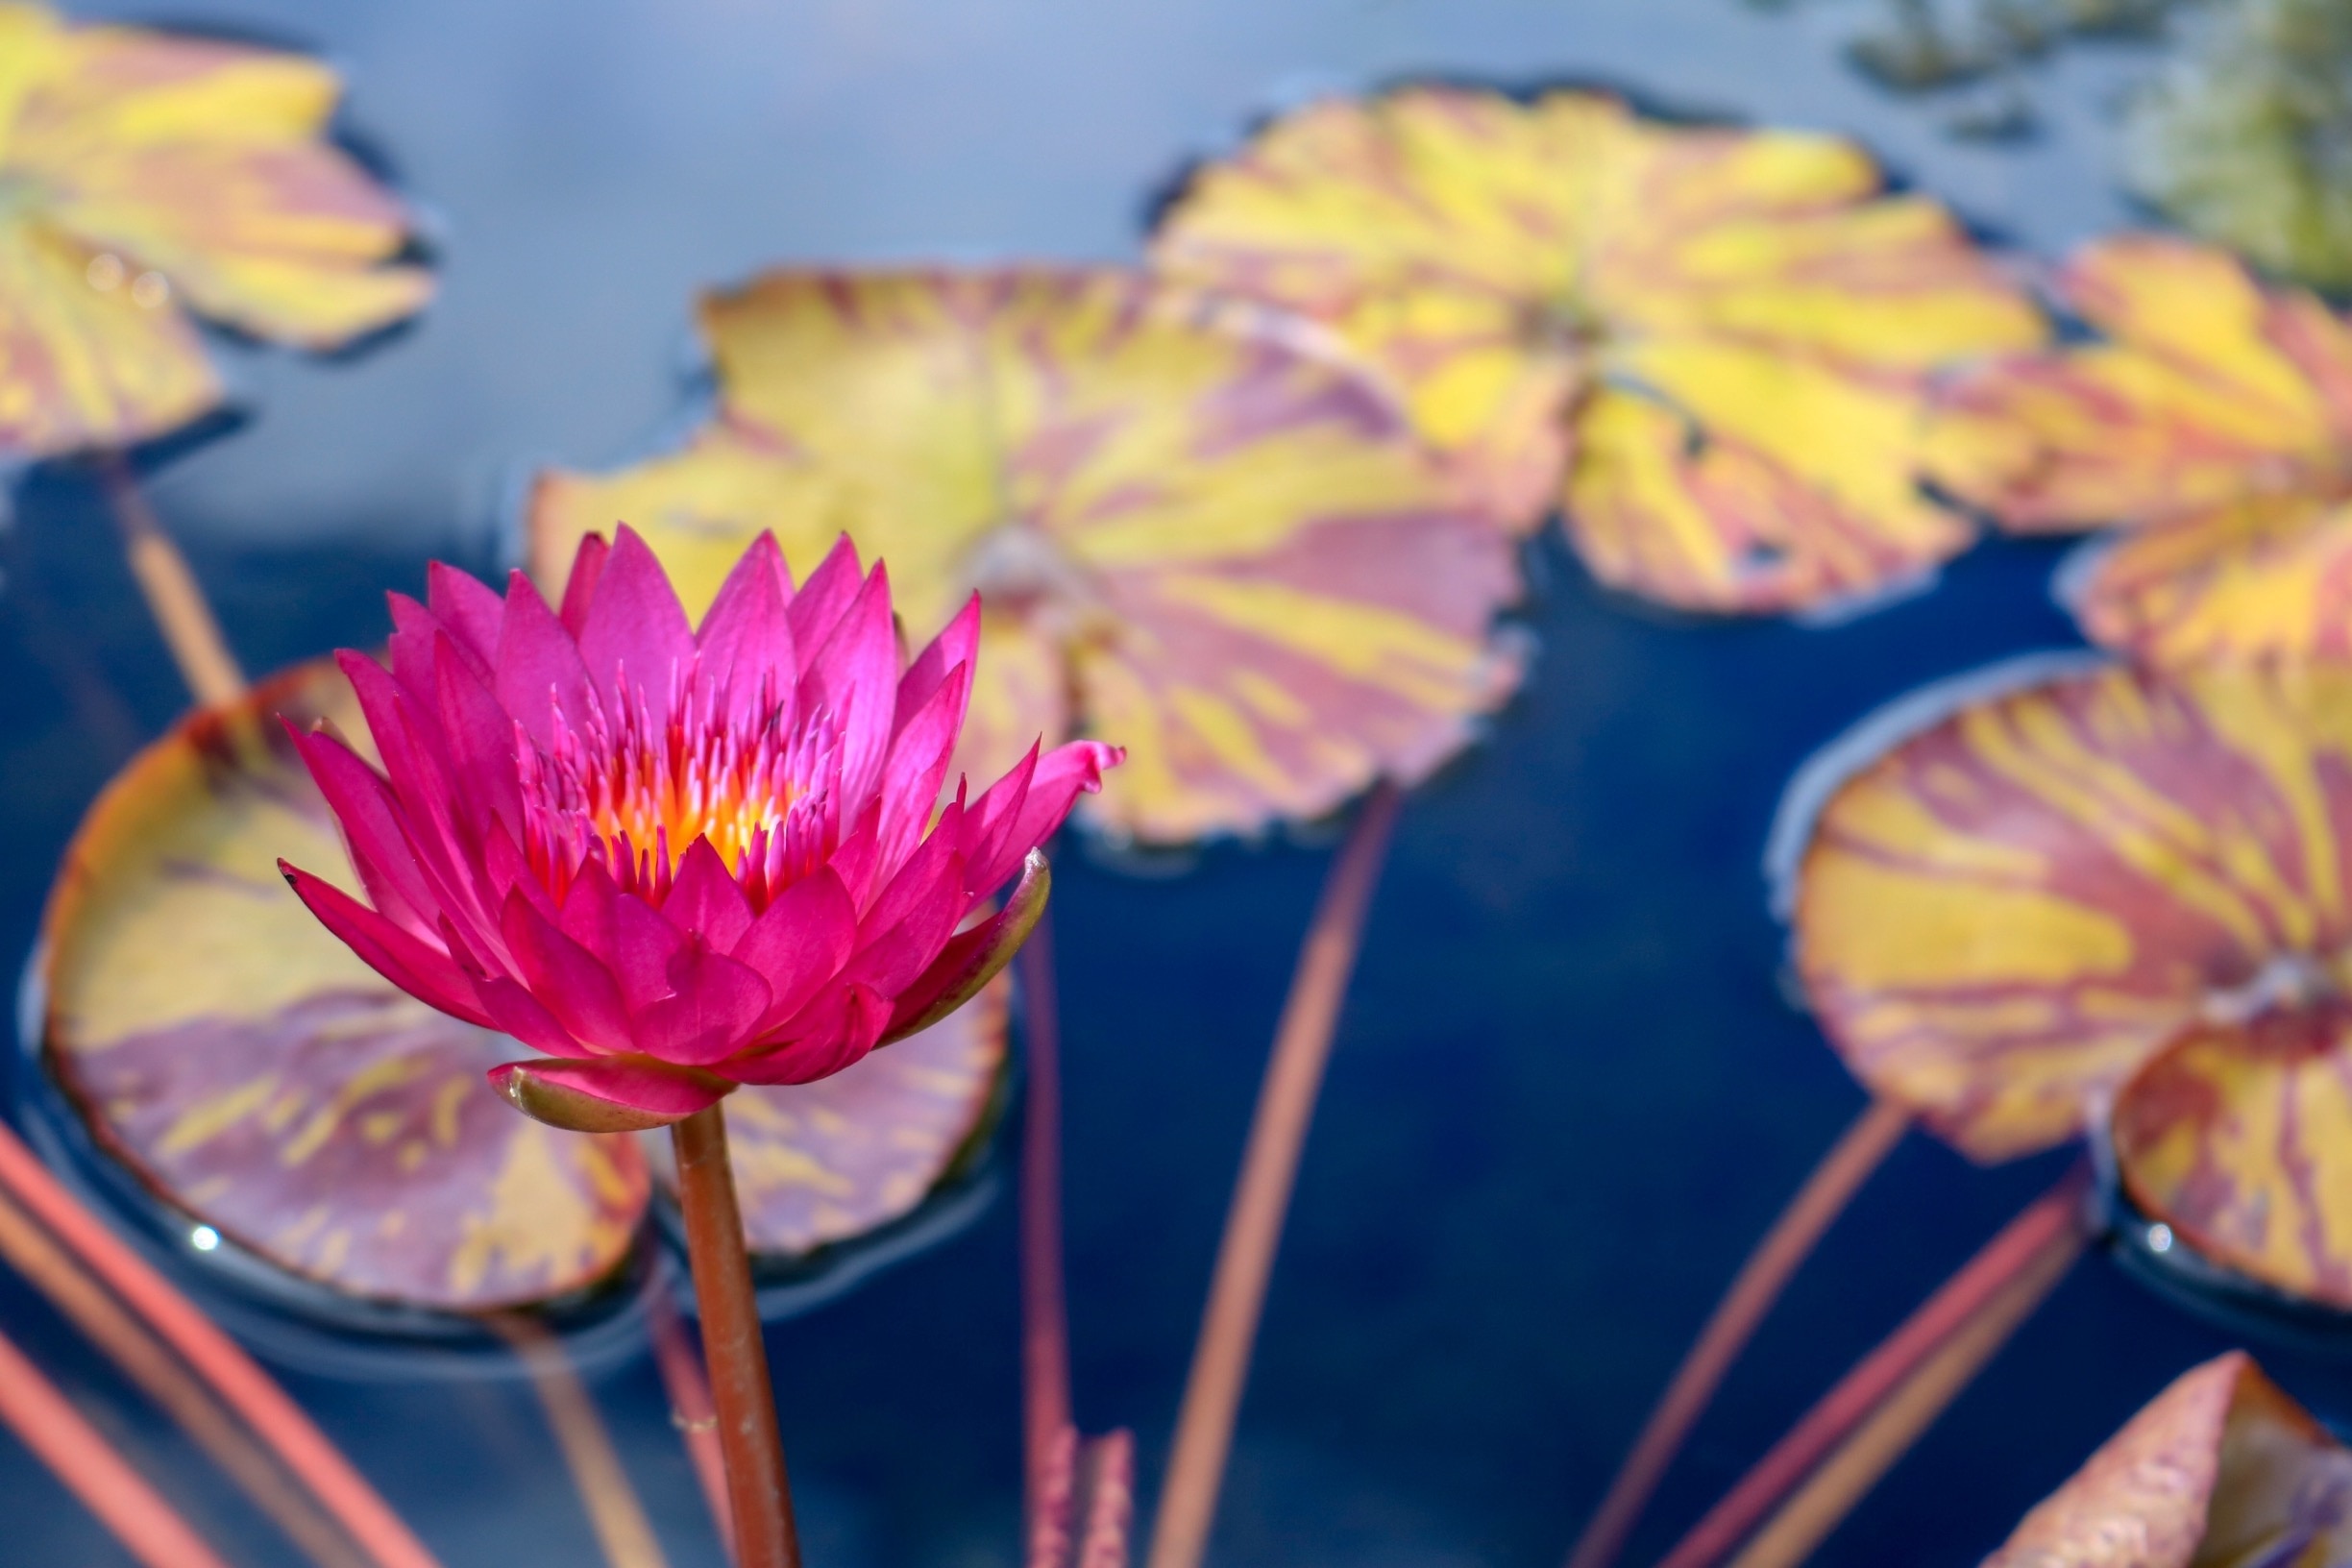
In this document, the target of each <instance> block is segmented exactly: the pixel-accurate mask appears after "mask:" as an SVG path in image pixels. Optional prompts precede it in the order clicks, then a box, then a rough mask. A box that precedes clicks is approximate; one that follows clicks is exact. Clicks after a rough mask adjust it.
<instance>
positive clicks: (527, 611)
mask: <svg viewBox="0 0 2352 1568" xmlns="http://www.w3.org/2000/svg"><path fill="white" fill-rule="evenodd" d="M497 669H498V685H497V691H498V699H499V704H500V706H502V707H503V708H504V709H505V710H506V711H507V713H508V714H510V715H512V716H513V718H514V720H515V722H516V723H520V724H521V725H522V726H523V728H524V731H525V733H527V734H528V735H529V736H530V738H531V739H532V741H534V742H535V743H537V744H538V745H539V746H540V747H542V748H545V747H551V746H553V745H554V740H555V732H554V709H555V708H558V707H560V708H561V709H562V710H563V711H564V713H565V714H566V715H567V716H569V717H570V719H571V720H572V722H573V723H578V722H579V720H580V717H581V716H582V715H583V714H585V713H586V712H587V711H588V699H589V694H590V693H591V692H593V691H594V690H595V689H596V687H595V683H594V682H592V681H591V680H590V679H589V678H588V666H587V665H586V664H585V663H584V662H583V661H582V660H581V658H580V654H579V648H578V646H577V645H576V643H575V642H574V641H573V640H572V636H571V634H570V633H569V632H567V631H565V630H564V628H563V623H561V622H560V621H557V620H556V619H555V616H554V613H553V612H552V611H551V610H550V609H549V608H548V607H547V601H546V600H543V599H541V598H540V597H539V590H538V589H536V588H533V587H532V586H531V585H530V579H529V578H527V577H526V576H523V574H522V573H520V572H517V573H515V574H514V575H513V576H512V577H511V578H509V579H508V581H507V585H506V603H505V607H504V609H503V611H502V613H501V616H500V620H499V644H498V665H497Z"/></svg>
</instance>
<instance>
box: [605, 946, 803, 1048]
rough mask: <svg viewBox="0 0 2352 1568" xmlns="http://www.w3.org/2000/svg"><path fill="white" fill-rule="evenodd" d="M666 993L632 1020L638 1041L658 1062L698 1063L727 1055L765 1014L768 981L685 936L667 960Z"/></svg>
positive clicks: (751, 1033) (744, 1040)
mask: <svg viewBox="0 0 2352 1568" xmlns="http://www.w3.org/2000/svg"><path fill="white" fill-rule="evenodd" d="M670 989H671V994H669V995H668V996H665V997H663V998H662V999H661V1000H659V1001H657V1002H654V1003H651V1004H650V1005H649V1006H647V1007H646V1008H644V1009H642V1010H641V1011H640V1012H639V1013H638V1014H637V1016H636V1018H635V1019H634V1020H633V1021H634V1025H635V1035H636V1039H637V1042H638V1045H639V1046H640V1048H642V1049H643V1050H644V1051H645V1052H646V1053H647V1054H648V1055H649V1056H651V1057H653V1058H655V1059H656V1060H658V1061H661V1062H668V1063H682V1064H685V1065H686V1066H707V1065H710V1064H712V1063H716V1062H719V1061H721V1060H723V1059H724V1058H726V1057H729V1056H732V1055H734V1054H735V1052H736V1051H737V1050H739V1049H741V1048H742V1047H743V1046H744V1045H745V1044H746V1043H747V1041H749V1040H750V1039H751V1037H752V1035H753V1034H754V1033H755V1032H756V1028H757V1025H758V1023H759V1020H760V1019H761V1017H764V1016H765V1015H766V1014H767V1012H768V1006H769V1000H770V992H769V990H768V982H767V981H766V980H765V979H763V978H762V977H761V975H760V973H759V971H758V970H756V969H754V968H751V967H750V966H749V965H747V964H740V963H738V962H736V961H735V960H734V959H731V958H727V957H725V956H723V955H722V954H720V953H715V952H713V951H712V950H711V946H710V943H708V942H706V941H704V940H703V939H702V938H700V937H695V938H692V939H690V940H689V941H688V942H687V943H686V944H685V945H684V946H683V947H681V948H680V949H679V950H678V952H677V954H676V956H675V957H674V958H672V959H671V960H670Z"/></svg>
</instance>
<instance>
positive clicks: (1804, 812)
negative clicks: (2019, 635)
mask: <svg viewBox="0 0 2352 1568" xmlns="http://www.w3.org/2000/svg"><path fill="white" fill-rule="evenodd" d="M2119 662H2121V661H2119V659H2117V657H2116V656H2115V655H2114V654H2112V653H2108V652H2104V651H2102V650H2100V649H2086V648H2059V649H2042V650H2040V651H2035V652H2026V653H2017V654H2012V655H2010V656H2009V657H2007V658H2004V659H1997V660H1996V661H1994V662H1993V663H1991V664H1987V665H1980V666H1978V667H1977V668H1976V669H1973V670H1964V671H1962V672H1960V673H1959V674H1953V675H1946V676H1945V677H1944V678H1942V679H1941V680H1933V681H1930V682H1928V683H1927V684H1926V685H1924V686H1918V687H1914V688H1912V689H1911V690H1910V691H1907V692H1905V693H1903V694H1902V695H1901V696H1899V697H1897V698H1893V699H1891V700H1889V701H1887V702H1885V703H1883V704H1881V705H1880V706H1878V707H1876V708H1874V709H1873V710H1872V711H1871V712H1869V713H1867V714H1865V715H1863V716H1862V718H1860V719H1859V720H1857V721H1855V722H1854V723H1852V724H1850V725H1848V726H1847V727H1846V728H1845V729H1844V730H1843V731H1841V732H1840V733H1839V734H1837V735H1835V736H1833V737H1832V738H1831V739H1830V740H1829V741H1828V742H1827V744H1825V745H1824V746H1823V747H1820V748H1819V749H1818V750H1816V751H1814V752H1813V754H1812V755H1811V756H1808V757H1807V758H1805V760H1804V761H1803V762H1801V763H1800V764H1798V767H1797V771H1796V772H1793V773H1791V774H1790V775H1789V781H1788V783H1786V784H1785V785H1783V786H1781V790H1780V803H1779V804H1778V805H1777V806H1776V807H1775V808H1774V810H1773V820H1772V826H1771V828H1770V830H1769V831H1767V832H1766V834H1765V836H1764V861H1763V872H1764V885H1765V888H1766V889H1767V893H1768V898H1769V903H1770V907H1771V909H1772V915H1773V919H1776V920H1778V921H1779V922H1780V923H1781V924H1783V925H1786V926H1789V927H1790V932H1789V940H1790V942H1791V943H1792V944H1794V943H1795V941H1796V930H1795V925H1794V921H1795V919H1796V915H1797V886H1798V883H1799V882H1800V880H1801V878H1802V876H1803V872H1804V862H1805V857H1806V856H1807V854H1809V853H1810V852H1811V850H1812V847H1813V830H1814V828H1815V826H1816V825H1817V824H1818V823H1819V822H1820V821H1821V816H1822V813H1823V812H1824V811H1825V810H1827V809H1828V806H1829V802H1830V801H1831V800H1832V799H1834V798H1835V797H1836V796H1837V794H1838V792H1839V791H1840V790H1842V789H1844V788H1845V787H1846V786H1847V785H1848V784H1850V783H1851V782H1852V781H1853V780H1854V779H1855V778H1857V777H1859V776H1860V775H1861V774H1862V773H1864V772H1867V771H1869V769H1870V768H1871V767H1872V766H1874V764H1876V763H1877V762H1878V761H1879V760H1880V759H1881V758H1884V757H1886V756H1888V755H1890V754H1891V753H1893V752H1894V751H1895V750H1896V749H1897V748H1899V747H1901V746H1903V745H1904V744H1905V743H1907V742H1910V741H1913V740H1916V739H1918V738H1919V737H1920V736H1922V735H1924V734H1925V733H1927V731H1929V730H1931V729H1933V728H1935V727H1936V726H1937V725H1938V724H1940V723H1944V722H1945V721H1946V720H1948V719H1949V718H1951V717H1953V716H1954V715H1955V714H1958V713H1960V712H1961V711H1962V710H1963V709H1966V708H1971V707H1974V706H1976V705H1978V704H1979V703H1993V702H1997V701H1999V700H2001V699H2002V698H2010V697H2015V696H2017V695H2018V694H2020V693H2021V692H2026V691H2031V690H2033V689H2034V688H2036V687H2040V686H2051V685H2056V684H2058V683H2059V682H2061V681H2067V680H2077V679H2080V678H2082V677H2083V676H2086V675H2091V674H2096V673H2098V672H2099V671H2101V670H2105V669H2108V668H2110V667H2112V666H2114V665H2116V664H2118V663H2119Z"/></svg>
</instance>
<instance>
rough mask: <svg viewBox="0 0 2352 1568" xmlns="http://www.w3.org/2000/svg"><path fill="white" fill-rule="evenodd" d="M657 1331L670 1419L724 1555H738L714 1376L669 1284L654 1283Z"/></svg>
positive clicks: (652, 1317) (652, 1310)
mask: <svg viewBox="0 0 2352 1568" xmlns="http://www.w3.org/2000/svg"><path fill="white" fill-rule="evenodd" d="M647 1315H648V1318H649V1323H650V1327H651V1329H652V1332H653V1364H654V1365H655V1366H657V1367H659V1368H660V1369H661V1380H662V1387H663V1388H664V1389H666V1390H667V1391H668V1392H669V1395H670V1419H671V1421H672V1422H674V1424H675V1425H676V1427H677V1429H678V1438H679V1440H680V1441H681V1442H683V1443H684V1444H685V1445H686V1458H688V1459H689V1460H690V1461H692V1463H693V1465H694V1471H695V1480H696V1481H697V1482H700V1484H701V1487H702V1501H703V1502H704V1503H706V1504H708V1505H709V1506H710V1512H711V1523H712V1524H713V1526H715V1527H716V1528H717V1530H718V1531H719V1545H720V1547H721V1549H722V1550H723V1552H724V1553H725V1555H726V1560H727V1561H729V1562H733V1561H734V1560H735V1515H734V1512H733V1510H732V1508H731V1507H730V1506H729V1505H728V1503H727V1482H726V1458H725V1457H724V1456H723V1455H722V1454H721V1453H720V1452H719V1412H718V1411H717V1410H716V1409H713V1408H712V1405H711V1390H710V1378H709V1377H708V1376H707V1375H706V1374H705V1373H704V1372H703V1370H702V1353H701V1352H700V1351H698V1350H697V1349H696V1348H695V1346H694V1343H693V1341H691V1340H690V1339H688V1338H687V1337H686V1325H685V1324H683V1323H681V1322H679V1321H678V1315H677V1309H676V1308H675V1307H674V1306H672V1305H671V1302H670V1291H669V1287H668V1286H666V1285H665V1286H660V1287H658V1288H656V1289H655V1290H654V1291H653V1292H652V1295H651V1297H650V1302H649V1306H648V1308H647Z"/></svg>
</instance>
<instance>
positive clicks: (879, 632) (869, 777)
mask: <svg viewBox="0 0 2352 1568" xmlns="http://www.w3.org/2000/svg"><path fill="white" fill-rule="evenodd" d="M897 701H898V633H897V629H896V626H895V625H894V623H893V622H892V620H891V602H890V573H889V571H888V570H887V569H886V568H884V567H883V566H882V565H881V564H879V563H876V564H875V566H874V569H873V575H872V576H870V577H868V578H867V579H866V585H865V586H864V587H863V588H861V589H859V590H858V596H857V598H856V599H855V600H853V601H852V602H851V603H850V605H849V608H848V609H847V610H845V611H844V612H843V614H842V618H841V620H840V622H839V623H838V624H837V625H835V626H834V627H833V632H832V635H831V636H829V637H827V638H826V639H825V640H824V642H823V643H822V644H821V646H820V647H819V648H818V649H817V653H816V656H815V657H814V658H812V659H811V660H810V661H809V666H808V669H807V671H806V673H804V674H802V675H801V677H800V711H801V712H802V713H816V712H818V711H819V710H823V711H824V712H827V713H830V714H832V715H833V717H834V719H835V720H836V721H838V722H839V723H840V724H841V726H842V742H841V745H842V751H841V783H840V785H839V786H838V788H839V790H840V805H841V810H842V814H843V816H845V817H849V816H853V815H854V814H855V813H857V812H859V811H861V810H863V809H864V808H865V805H866V802H867V801H868V800H870V798H872V796H873V794H874V786H875V784H876V783H877V782H878V781H879V780H880V778H881V776H882V760H883V758H884V756H885V755H886V754H887V753H888V751H889V749H890V738H891V728H892V723H893V721H894V718H895V716H896V709H897Z"/></svg>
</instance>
